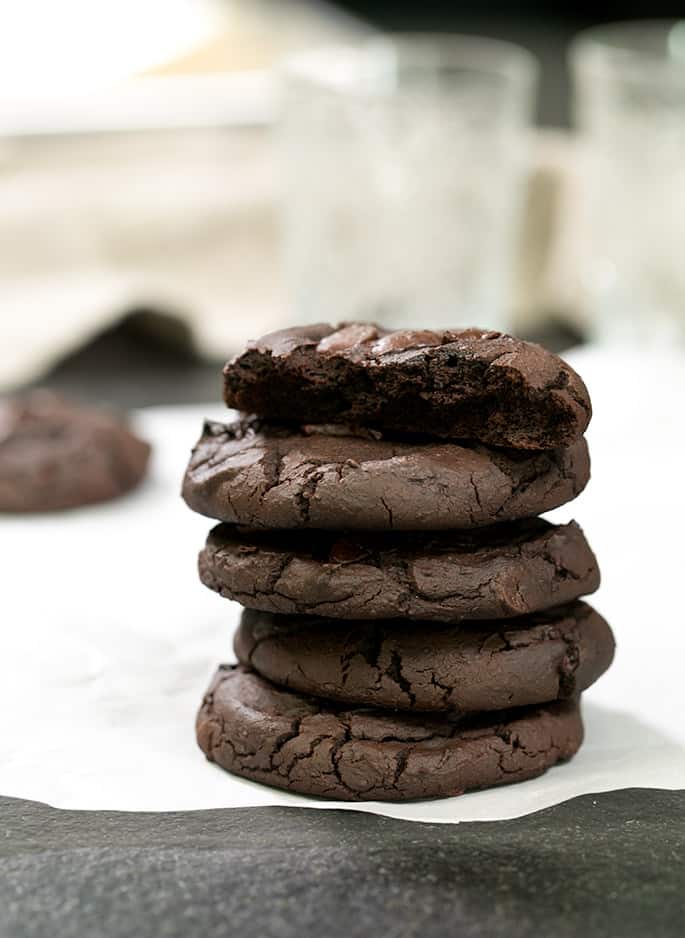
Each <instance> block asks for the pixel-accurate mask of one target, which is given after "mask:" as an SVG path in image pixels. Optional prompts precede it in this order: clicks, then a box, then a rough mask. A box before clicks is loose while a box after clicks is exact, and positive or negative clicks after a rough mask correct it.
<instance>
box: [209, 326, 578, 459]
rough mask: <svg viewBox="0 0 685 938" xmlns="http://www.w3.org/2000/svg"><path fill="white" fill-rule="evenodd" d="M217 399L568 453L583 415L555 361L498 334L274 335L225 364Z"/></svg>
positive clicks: (321, 331)
mask: <svg viewBox="0 0 685 938" xmlns="http://www.w3.org/2000/svg"><path fill="white" fill-rule="evenodd" d="M224 399H225V401H226V403H227V404H228V406H229V407H235V408H237V409H238V410H242V411H244V412H246V413H254V414H258V415H259V416H261V417H268V418H275V419H278V420H290V421H297V422H298V423H331V422H335V423H343V424H351V425H357V426H359V425H361V426H370V427H374V428H377V429H380V430H398V431H404V432H413V433H425V434H429V435H432V436H435V437H442V438H448V439H452V440H459V439H461V440H473V441H479V442H481V443H486V444H490V445H493V446H504V447H510V448H512V449H524V450H547V449H556V448H557V447H560V446H568V445H569V444H571V443H573V442H574V441H575V440H577V439H578V438H579V437H580V436H581V435H582V434H583V433H584V431H585V429H586V427H587V425H588V423H589V421H590V418H591V415H592V409H591V405H590V398H589V395H588V392H587V389H586V387H585V385H584V384H583V382H582V380H581V379H580V377H579V376H578V375H577V374H576V372H575V371H574V370H573V369H572V368H571V367H570V366H569V365H567V364H566V363H565V362H564V361H562V359H560V358H559V357H558V356H556V355H554V354H552V353H551V352H548V351H546V350H545V349H543V348H542V347H541V346H539V345H535V344H533V343H530V342H524V341H522V340H521V339H516V338H513V337H512V336H508V335H504V334H503V333H499V332H486V331H484V330H482V329H465V330H461V331H441V332H436V331H429V330H401V331H396V332H390V331H388V330H385V329H381V328H380V327H378V326H375V325H373V324H370V323H353V324H343V325H342V326H330V325H325V324H319V325H312V326H303V327H300V328H292V329H284V330H282V331H280V332H274V333H271V334H270V335H267V336H264V337H263V338H261V339H259V340H257V341H256V342H252V343H250V344H249V345H248V348H247V350H246V351H245V352H243V353H242V354H241V355H238V356H237V357H236V358H234V359H233V360H232V361H230V362H228V363H227V365H226V366H225V368H224Z"/></svg>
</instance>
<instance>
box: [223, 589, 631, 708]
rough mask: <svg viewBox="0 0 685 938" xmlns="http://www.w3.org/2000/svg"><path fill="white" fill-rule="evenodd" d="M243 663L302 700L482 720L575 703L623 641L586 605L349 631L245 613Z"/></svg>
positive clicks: (316, 621)
mask: <svg viewBox="0 0 685 938" xmlns="http://www.w3.org/2000/svg"><path fill="white" fill-rule="evenodd" d="M234 649H235V653H236V656H237V658H238V660H239V661H240V662H241V663H242V664H244V665H246V666H247V667H250V668H251V669H253V670H254V671H257V672H258V673H259V674H261V675H262V677H265V678H267V679H268V680H270V681H272V682H273V683H275V684H278V685H279V686H283V687H285V688H287V689H289V690H292V691H296V692H297V693H303V694H312V695H313V696H315V697H324V698H326V699H329V700H335V701H339V702H342V703H345V704H352V705H359V706H376V707H386V708H393V709H394V708H398V709H401V710H426V711H428V710H434V711H446V710H449V711H452V712H462V713H463V712H474V711H478V710H504V709H507V708H509V707H521V706H527V705H530V704H538V703H548V702H549V701H552V700H562V699H568V698H570V697H574V696H575V695H576V694H578V693H579V692H580V691H583V690H585V689H586V688H588V687H589V686H590V685H591V684H592V683H593V682H594V681H596V680H597V678H598V677H599V676H600V675H601V674H603V673H604V671H606V669H607V668H608V667H609V665H610V664H611V660H612V658H613V654H614V639H613V635H612V633H611V629H610V628H609V626H608V625H607V623H606V622H605V621H604V619H603V618H602V617H601V616H600V615H599V613H597V612H595V610H594V609H592V608H591V607H590V606H588V605H587V604H586V603H583V602H576V603H571V604H570V605H568V606H564V607H561V608H558V609H553V610H550V611H548V612H545V613H537V614H535V615H531V616H523V617H520V618H518V619H514V620H511V621H507V622H501V621H500V622H482V623H478V625H474V624H471V623H469V624H468V625H461V626H454V625H439V624H438V625H436V624H435V623H430V622H408V621H406V620H387V621H376V622H349V621H340V620H338V619H335V620H332V619H322V618H317V617H310V616H278V615H273V614H272V613H266V612H257V611H256V610H253V609H246V610H245V611H244V612H243V614H242V619H241V622H240V626H239V628H238V630H237V632H236V634H235V637H234Z"/></svg>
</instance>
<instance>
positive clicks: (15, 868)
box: [0, 789, 685, 938]
mask: <svg viewBox="0 0 685 938" xmlns="http://www.w3.org/2000/svg"><path fill="white" fill-rule="evenodd" d="M684 897H685V791H680V792H670V791H655V790H646V789H632V790H624V791H617V792H610V793H608V794H601V795H588V796H584V797H581V798H576V799H573V800H572V801H569V802H566V803H565V804H562V805H558V806H557V807H555V808H550V809H548V810H545V811H541V812H539V813H537V814H534V815H530V816H528V817H525V818H520V819H517V820H513V821H501V822H492V823H468V824H461V825H445V824H415V823H411V822H405V821H394V820H390V819H388V818H381V817H375V816H373V815H369V814H364V813H360V812H357V811H333V810H327V809H322V810H316V809H305V808H302V809H299V808H253V809H249V808H244V809H233V810H223V811H195V812H180V813H173V814H171V813H170V814H150V813H116V812H86V811H58V810H56V809H53V808H49V807H46V806H45V805H41V804H36V803H33V802H26V801H18V800H14V799H2V798H0V935H1V936H2V938H55V936H59V938H71V936H74V938H76V936H79V938H82V936H92V938H99V936H107V938H114V936H117V938H118V936H121V938H124V936H125V938H146V936H164V938H177V936H178V938H195V936H198V938H200V936H201V938H207V936H212V938H215V936H224V935H226V936H228V935H236V936H240V938H271V936H274V938H291V936H292V938H309V936H312V938H313V936H326V938H337V936H340V938H356V936H359V938H362V936H363V938H372V936H376V935H377V936H383V938H395V936H414V935H416V936H421V938H433V936H436V938H438V936H440V938H442V936H445V935H454V936H460V938H461V936H464V938H471V936H474V938H475V936H483V938H486V936H487V938H499V936H502V938H504V936H506V938H524V936H525V938H528V936H531V938H532V936H535V938H540V936H542V938H546V936H552V935H553V936H555V938H568V936H582V938H604V936H612V938H613V936H615V938H632V936H635V938H644V936H654V938H670V936H673V938H675V936H678V938H680V936H682V935H683V931H684V928H685V898H684Z"/></svg>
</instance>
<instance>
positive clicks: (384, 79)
mask: <svg viewBox="0 0 685 938" xmlns="http://www.w3.org/2000/svg"><path fill="white" fill-rule="evenodd" d="M536 73H537V69H536V64H535V61H534V60H533V58H532V57H531V56H530V55H529V54H528V53H527V52H526V51H525V50H523V49H520V48H519V47H517V46H514V45H511V44H509V43H505V42H499V41H496V40H489V39H480V38H476V37H467V36H441V37H432V36H422V37H397V38H394V37H390V38H378V39H371V40H367V41H366V42H363V43H361V44H359V45H356V46H346V47H338V48H328V49H320V50H317V51H315V52H312V53H308V54H305V55H304V56H301V57H298V58H297V59H294V60H292V61H291V62H290V63H289V64H288V65H287V66H286V67H285V69H284V89H283V92H284V101H283V119H282V132H281V137H282V151H281V152H282V156H283V164H282V165H283V170H284V184H285V185H284V192H283V195H284V202H283V204H284V245H285V262H286V263H285V267H286V278H287V282H288V284H289V288H290V300H291V304H292V309H291V314H292V315H293V316H294V317H295V318H297V319H299V320H300V321H310V322H311V321H321V320H324V321H325V320H330V321H342V320H349V319H372V320H376V321H381V322H382V321H386V322H388V323H391V324H394V325H403V324H410V325H412V326H417V325H425V326H448V325H450V326H453V325H475V324H477V325H483V326H487V327H491V328H506V327H507V325H508V324H509V322H510V313H511V311H510V306H511V280H512V267H513V261H514V255H515V248H516V242H517V236H518V226H519V220H520V210H521V208H522V203H523V198H522V197H523V194H524V173H525V143H526V133H525V131H526V129H527V126H528V125H529V123H530V120H531V114H532V107H533V104H534V91H535V79H536Z"/></svg>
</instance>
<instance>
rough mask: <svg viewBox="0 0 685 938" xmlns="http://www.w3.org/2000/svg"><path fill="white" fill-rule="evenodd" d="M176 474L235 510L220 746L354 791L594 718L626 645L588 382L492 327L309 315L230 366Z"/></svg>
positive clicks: (473, 759) (444, 772)
mask: <svg viewBox="0 0 685 938" xmlns="http://www.w3.org/2000/svg"><path fill="white" fill-rule="evenodd" d="M224 378H225V399H226V403H227V404H228V405H229V406H230V407H235V408H237V409H238V410H240V411H242V412H243V414H245V415H246V416H243V417H242V418H241V419H240V420H238V421H237V422H235V423H232V424H229V425H224V424H217V423H209V424H207V425H206V426H205V428H204V432H203V435H202V438H201V439H200V441H199V443H198V444H197V446H196V447H195V449H194V451H193V454H192V457H191V460H190V465H189V467H188V470H187V473H186V477H185V481H184V488H183V494H184V498H185V500H186V502H187V503H188V505H189V506H190V507H191V508H192V509H193V510H194V511H197V512H199V513H201V514H204V515H207V516H209V517H211V518H214V519H217V520H219V521H220V522H222V523H221V524H219V525H218V526H217V527H215V528H214V529H213V530H212V531H211V533H210V534H209V537H208V540H207V544H206V546H205V548H204V550H203V551H202V553H201V555H200V577H201V579H202V582H203V583H204V584H205V585H206V586H208V587H210V589H213V590H215V591H217V592H218V593H220V594H221V595H222V596H225V597H227V598H229V599H233V600H237V601H238V602H239V603H241V604H242V605H243V606H244V607H245V608H244V611H243V614H242V620H241V623H240V626H239V628H238V631H237V633H236V636H235V652H236V655H237V658H238V661H239V664H237V665H230V666H221V667H220V668H219V670H218V672H217V674H216V675H215V677H214V680H213V682H212V684H211V687H210V689H209V691H208V693H207V694H206V696H205V698H204V701H203V704H202V707H201V709H200V713H199V715H198V721H197V736H198V741H199V744H200V746H201V748H202V749H203V750H204V752H205V754H206V756H207V758H208V759H210V760H211V761H214V762H216V763H218V764H219V765H221V766H223V768H225V769H227V770H228V771H230V772H233V773H235V774H238V775H242V776H244V777H246V778H249V779H253V780H255V781H259V782H264V783H266V784H270V785H275V786H278V787H280V788H286V789H289V790H291V791H299V792H304V793H306V794H313V795H323V796H326V797H329V798H338V799H347V800H367V799H372V800H403V799H409V798H432V797H439V796H446V795H455V794H459V793H461V792H464V791H467V790H469V789H474V788H483V787H486V786H490V785H497V784H500V783H505V782H514V781H519V780H522V779H527V778H531V777H533V776H536V775H539V774H540V773H542V772H544V771H545V770H546V769H547V768H549V767H550V766H552V765H554V764H555V763H556V762H559V761H562V760H565V759H569V758H570V757H571V756H572V755H573V754H574V753H575V752H576V751H577V749H578V747H579V746H580V744H581V741H582V736H583V727H582V723H581V717H580V711H579V696H580V692H581V691H583V690H584V689H585V688H587V687H588V686H589V685H590V684H592V683H593V681H595V680H596V679H597V678H598V677H599V676H600V675H601V674H602V673H603V671H605V670H606V668H607V667H608V666H609V664H610V663H611V659H612V656H613V650H614V642H613V637H612V634H611V630H610V629H609V626H608V625H607V624H606V622H605V621H604V620H603V619H602V617H601V616H600V615H598V613H597V612H595V611H594V610H593V609H592V608H591V607H590V606H589V605H587V604H586V603H584V602H581V601H580V597H581V596H583V595H585V594H588V593H592V592H593V591H594V590H596V589H597V587H598V585H599V571H598V569H597V563H596V560H595V557H594V555H593V553H592V550H591V549H590V547H589V545H588V543H587V541H586V540H585V536H584V535H583V532H582V531H581V529H580V528H579V527H578V525H576V524H575V523H573V522H571V523H569V524H563V525H555V524H550V523H549V522H547V521H544V520H543V519H541V518H539V517H538V515H540V513H542V512H545V511H548V510H550V509H552V508H556V507H557V506H559V505H562V504H564V503H565V502H567V501H569V500H570V499H572V498H574V497H575V496H576V495H577V494H578V493H579V492H580V491H581V490H582V489H583V488H584V486H585V485H586V483H587V481H588V478H589V472H590V467H589V458H588V451H587V445H586V442H585V440H584V438H583V433H584V431H585V428H586V427H587V424H588V422H589V420H590V415H591V409H590V401H589V397H588V393H587V390H586V388H585V386H584V384H583V382H582V381H581V379H580V378H579V377H578V375H577V374H576V373H575V372H574V371H573V370H572V369H571V368H570V367H569V366H568V365H567V364H566V363H565V362H563V361H562V360H561V359H559V358H558V357H557V356H555V355H552V354H551V353H549V352H547V351H545V350H544V349H542V348H541V347H539V346H537V345H532V344H530V343H526V342H523V341H521V340H519V339H515V338H512V337H511V336H507V335H503V334H501V333H496V332H484V331H482V330H477V329H470V330H466V331H461V332H432V331H400V332H388V331H385V330H383V329H380V328H378V327H376V326H374V325H369V324H361V323H357V324H352V325H345V326H342V327H338V328H334V327H332V326H327V325H316V326H309V327H305V328H296V329H289V330H285V331H282V332H278V333H274V334H272V335H269V336H266V337H265V338H263V339H261V340H259V341H257V342H255V343H252V344H251V345H250V346H249V347H248V349H247V350H246V351H245V352H244V353H243V354H242V355H240V356H238V357H237V358H236V359H234V360H233V361H231V362H229V364H228V365H227V366H226V368H225V370H224Z"/></svg>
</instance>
